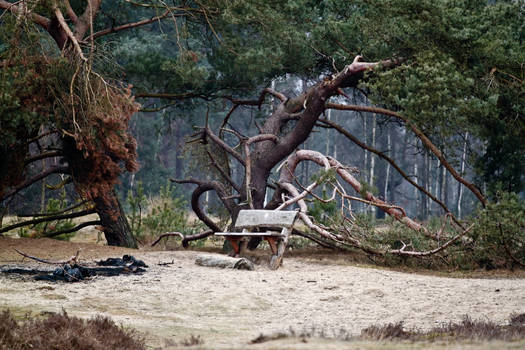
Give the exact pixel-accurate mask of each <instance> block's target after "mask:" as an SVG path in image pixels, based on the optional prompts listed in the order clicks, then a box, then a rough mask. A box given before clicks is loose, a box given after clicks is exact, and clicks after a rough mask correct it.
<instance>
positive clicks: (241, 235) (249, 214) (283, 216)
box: [215, 209, 297, 270]
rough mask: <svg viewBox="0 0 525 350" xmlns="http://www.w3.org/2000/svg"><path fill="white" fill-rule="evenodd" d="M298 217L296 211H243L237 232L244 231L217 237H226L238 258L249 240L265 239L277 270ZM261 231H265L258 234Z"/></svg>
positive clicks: (238, 219) (237, 222)
mask: <svg viewBox="0 0 525 350" xmlns="http://www.w3.org/2000/svg"><path fill="white" fill-rule="evenodd" d="M296 217H297V212H296V211H275V210H257V209H253V210H241V211H240V212H239V215H238V216H237V221H236V222H235V230H242V231H241V232H215V235H216V236H224V237H225V238H226V239H227V240H228V241H229V242H230V244H231V245H232V247H233V250H234V253H235V255H236V256H237V255H240V254H241V253H243V251H244V249H246V245H247V240H248V239H249V238H252V237H261V238H263V239H264V240H266V241H267V242H268V244H269V245H270V249H271V250H272V257H271V259H270V268H271V269H273V270H275V269H277V268H279V266H280V265H281V262H282V259H283V254H284V250H285V249H286V244H287V243H288V236H289V235H290V234H291V232H292V228H293V224H294V222H295V219H296ZM261 229H263V230H264V231H262V232H258V230H259V231H260V230H261Z"/></svg>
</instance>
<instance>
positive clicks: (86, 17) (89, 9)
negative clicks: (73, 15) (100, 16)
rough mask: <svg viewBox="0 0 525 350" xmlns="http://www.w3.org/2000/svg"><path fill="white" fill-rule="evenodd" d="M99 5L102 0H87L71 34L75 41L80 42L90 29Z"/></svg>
mask: <svg viewBox="0 0 525 350" xmlns="http://www.w3.org/2000/svg"><path fill="white" fill-rule="evenodd" d="M101 3H102V0H87V6H86V8H85V10H84V13H83V14H82V15H81V16H80V17H78V20H77V23H76V25H75V30H74V33H73V35H74V37H75V39H77V41H81V40H82V38H84V35H85V34H86V32H87V31H88V29H89V28H90V27H91V24H92V23H93V21H94V19H95V17H96V15H97V12H98V9H99V7H100V4H101Z"/></svg>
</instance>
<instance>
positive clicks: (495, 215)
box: [470, 192, 525, 268]
mask: <svg viewBox="0 0 525 350" xmlns="http://www.w3.org/2000/svg"><path fill="white" fill-rule="evenodd" d="M470 237H471V238H472V240H473V244H472V249H473V251H472V254H473V258H474V259H475V260H476V261H477V262H478V264H479V265H480V266H482V267H485V268H502V267H505V268H512V267H514V266H516V265H521V266H525V201H523V200H522V199H520V198H519V197H518V195H517V194H515V193H506V192H499V193H498V195H497V198H496V202H493V203H489V204H488V205H487V207H486V208H484V209H481V210H479V211H478V213H477V217H476V225H475V227H474V229H473V230H472V232H471V234H470Z"/></svg>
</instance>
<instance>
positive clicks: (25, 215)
mask: <svg viewBox="0 0 525 350" xmlns="http://www.w3.org/2000/svg"><path fill="white" fill-rule="evenodd" d="M86 203H88V201H87V200H83V201H82V202H79V203H76V204H73V205H71V206H69V207H67V208H65V209H62V210H60V211H57V212H54V213H35V214H17V216H18V217H19V218H27V217H37V216H52V215H57V214H63V213H67V212H68V211H70V210H73V209H76V208H78V207H81V206H83V205H84V204H86Z"/></svg>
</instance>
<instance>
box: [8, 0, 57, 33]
mask: <svg viewBox="0 0 525 350" xmlns="http://www.w3.org/2000/svg"><path fill="white" fill-rule="evenodd" d="M0 8H2V9H5V10H7V11H10V12H11V13H14V14H17V13H18V10H19V7H18V6H17V5H15V4H14V3H11V2H7V1H4V0H0ZM29 18H30V19H31V21H33V22H34V23H36V24H38V25H40V26H41V27H42V28H44V29H45V30H47V31H48V30H49V28H50V26H51V20H50V19H49V18H46V17H44V16H41V15H39V14H36V13H30V14H29Z"/></svg>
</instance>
